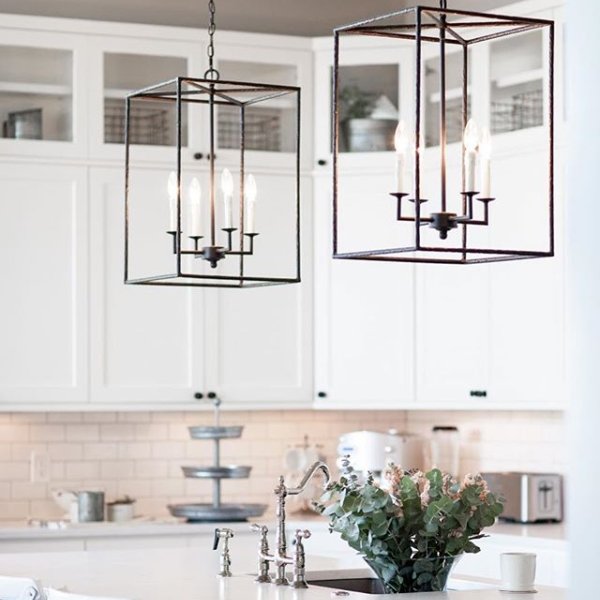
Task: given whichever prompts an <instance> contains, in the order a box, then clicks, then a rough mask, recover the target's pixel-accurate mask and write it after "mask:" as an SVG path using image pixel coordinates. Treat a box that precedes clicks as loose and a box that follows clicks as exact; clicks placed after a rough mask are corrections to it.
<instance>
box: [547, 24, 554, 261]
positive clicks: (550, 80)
mask: <svg viewBox="0 0 600 600" xmlns="http://www.w3.org/2000/svg"><path fill="white" fill-rule="evenodd" d="M548 38H549V40H548V45H549V48H548V70H549V75H548V94H549V96H550V102H549V103H548V127H549V129H550V157H549V161H548V162H549V165H548V169H549V172H548V185H549V189H548V197H549V202H550V211H549V212H550V214H549V227H550V231H549V232H548V233H549V235H550V252H551V253H552V254H554V243H555V240H554V58H555V57H554V44H555V40H554V22H552V23H551V24H550V33H549V35H548Z"/></svg>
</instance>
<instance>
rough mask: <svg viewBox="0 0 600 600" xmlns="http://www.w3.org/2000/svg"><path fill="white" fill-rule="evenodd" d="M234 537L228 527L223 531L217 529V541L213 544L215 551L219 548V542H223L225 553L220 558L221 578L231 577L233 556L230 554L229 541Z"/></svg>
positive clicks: (222, 529)
mask: <svg viewBox="0 0 600 600" xmlns="http://www.w3.org/2000/svg"><path fill="white" fill-rule="evenodd" d="M232 537H233V531H232V530H231V529H228V528H227V527H223V528H221V529H219V528H217V529H215V540H214V542H213V550H216V549H217V548H218V546H219V541H220V540H224V542H223V552H221V556H220V567H221V570H220V571H219V576H220V577H231V556H230V554H229V540H230V539H231V538H232Z"/></svg>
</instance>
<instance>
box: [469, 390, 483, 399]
mask: <svg viewBox="0 0 600 600" xmlns="http://www.w3.org/2000/svg"><path fill="white" fill-rule="evenodd" d="M469 395H470V396H471V398H487V391H486V390H471V391H470V393H469Z"/></svg>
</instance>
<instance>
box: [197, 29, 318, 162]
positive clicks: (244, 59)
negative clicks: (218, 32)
mask: <svg viewBox="0 0 600 600" xmlns="http://www.w3.org/2000/svg"><path fill="white" fill-rule="evenodd" d="M216 58H217V61H216V67H217V69H218V70H219V73H220V76H221V79H223V80H225V81H241V82H250V83H262V84H273V85H282V86H297V87H300V88H301V101H300V113H301V120H300V122H301V135H300V149H301V151H300V165H301V167H302V168H303V169H304V168H310V167H311V165H312V154H313V130H312V128H311V127H310V123H311V121H312V118H311V116H312V103H311V98H310V91H311V87H312V84H313V61H312V51H311V42H310V40H308V39H306V40H302V39H300V38H289V37H281V36H277V37H274V38H273V40H272V41H271V42H270V43H269V44H268V45H265V39H264V37H263V36H258V35H249V34H245V35H237V36H234V35H226V36H225V38H224V39H221V38H219V42H218V47H217V50H216ZM296 103H297V100H296V95H295V94H288V95H285V96H279V97H276V98H273V99H271V100H268V101H262V102H260V103H259V104H257V105H255V106H249V107H247V108H246V110H245V122H246V138H245V148H246V157H245V158H246V165H247V168H248V169H257V168H258V169H261V168H264V167H268V169H269V170H270V171H273V170H277V169H282V170H285V171H289V170H293V169H294V168H295V164H296V163H295V152H296V142H297V140H296V129H297V127H296V126H297V118H296V114H297V108H298V107H297V105H296ZM217 125H218V126H217V136H216V140H215V141H216V150H215V153H216V155H217V158H218V159H219V160H222V161H225V162H227V163H233V164H235V163H238V162H239V140H240V131H239V110H237V109H236V108H234V107H231V106H229V107H218V109H217ZM205 137H206V136H205ZM202 143H203V144H204V150H201V151H202V152H204V153H205V154H206V153H207V152H208V149H207V148H206V144H207V140H206V139H205V140H203V141H202V140H199V144H200V145H201V146H202Z"/></svg>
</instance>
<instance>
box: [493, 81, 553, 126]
mask: <svg viewBox="0 0 600 600" xmlns="http://www.w3.org/2000/svg"><path fill="white" fill-rule="evenodd" d="M543 124H544V93H543V91H542V90H541V89H538V90H531V91H527V92H520V93H518V94H514V95H513V96H512V97H510V98H509V99H506V100H495V101H493V102H492V133H505V132H508V131H517V130H519V129H527V128H529V127H540V126H541V125H543Z"/></svg>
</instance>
